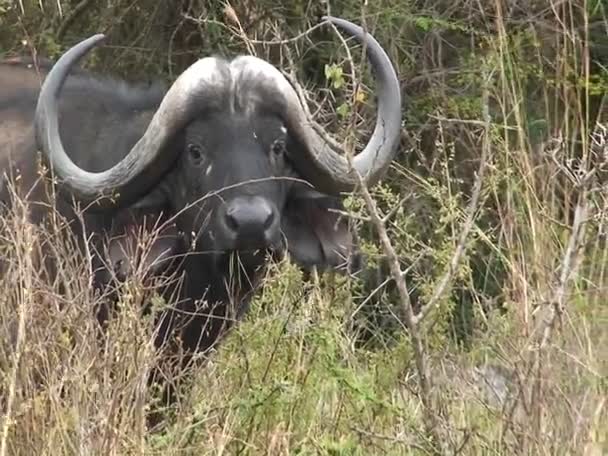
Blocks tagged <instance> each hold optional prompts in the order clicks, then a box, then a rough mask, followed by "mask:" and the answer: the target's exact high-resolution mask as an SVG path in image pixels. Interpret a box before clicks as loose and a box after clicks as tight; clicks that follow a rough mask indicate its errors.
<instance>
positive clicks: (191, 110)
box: [35, 34, 221, 209]
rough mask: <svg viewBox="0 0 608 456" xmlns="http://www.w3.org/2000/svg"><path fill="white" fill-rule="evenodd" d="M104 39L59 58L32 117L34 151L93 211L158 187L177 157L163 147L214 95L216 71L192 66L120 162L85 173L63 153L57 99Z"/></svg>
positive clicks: (208, 65)
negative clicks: (74, 71) (72, 71)
mask: <svg viewBox="0 0 608 456" xmlns="http://www.w3.org/2000/svg"><path fill="white" fill-rule="evenodd" d="M104 38H105V36H104V35H102V34H98V35H94V36H92V37H90V38H88V39H86V40H84V41H82V42H80V43H78V44H76V45H75V46H73V47H72V48H71V49H69V50H68V51H67V52H66V53H65V54H63V55H62V56H61V58H60V59H59V60H58V61H57V63H56V64H55V65H54V66H53V68H52V70H51V71H50V73H49V75H48V76H47V77H46V79H45V81H44V83H43V85H42V88H41V91H40V95H39V98H38V105H37V107H36V116H35V132H36V140H37V141H38V146H39V147H40V148H41V149H42V151H43V153H44V155H45V157H46V158H47V159H48V161H49V162H50V165H51V168H52V169H53V172H54V173H55V174H56V175H57V176H58V177H59V179H61V181H62V186H63V188H64V189H66V190H68V191H69V192H71V193H72V194H73V195H74V196H75V197H76V198H77V199H79V200H80V201H82V202H84V203H87V204H88V203H93V202H96V203H97V206H96V207H98V208H102V209H103V208H109V207H114V206H120V205H125V204H130V203H132V202H133V201H135V200H136V199H137V198H138V197H140V196H141V195H142V194H144V193H145V192H147V191H149V190H150V189H151V187H152V186H153V185H155V184H156V183H157V182H158V180H159V179H160V178H161V177H162V175H163V174H164V173H165V172H166V171H167V169H168V168H169V166H171V164H172V163H173V161H174V160H175V159H176V154H177V153H179V150H172V148H169V147H166V146H167V144H168V142H169V141H170V140H171V137H172V136H173V134H174V133H175V132H176V131H178V130H179V129H181V128H183V127H184V126H185V125H186V124H187V123H188V122H189V121H190V120H191V119H192V117H193V115H194V114H195V111H196V110H200V108H201V105H204V104H205V101H206V100H208V99H209V98H210V97H212V96H213V92H214V87H216V85H217V84H219V83H220V82H219V80H218V71H221V70H220V69H219V68H218V66H217V65H216V63H215V60H214V59H212V58H204V59H200V60H198V61H197V62H195V63H194V64H193V65H192V66H190V67H189V68H188V69H187V70H186V71H185V72H184V73H182V74H181V75H180V76H179V77H178V78H177V80H176V81H175V82H174V83H173V85H172V86H171V88H170V89H169V91H168V92H167V94H166V95H165V97H164V98H163V100H162V102H161V104H160V106H159V108H158V110H157V111H156V113H155V114H154V116H153V118H152V120H151V122H150V124H149V125H148V128H147V130H146V132H145V133H144V134H143V136H142V137H141V139H140V140H139V141H138V142H137V143H136V144H135V145H134V146H133V148H132V149H131V151H130V152H129V153H128V154H127V155H126V156H125V157H124V158H123V159H122V160H121V161H120V162H118V163H117V164H115V165H114V166H113V167H112V168H110V169H108V170H105V171H102V172H98V173H95V172H89V171H85V170H83V169H81V168H80V167H78V166H77V165H76V164H75V163H74V162H73V161H72V160H71V159H70V157H69V156H68V154H67V153H66V151H65V149H64V148H63V144H62V142H61V138H60V135H59V121H58V102H57V99H58V97H59V93H60V91H61V89H62V87H63V84H64V83H65V80H66V78H67V77H68V74H69V73H70V69H71V68H72V66H74V64H75V63H76V62H77V61H78V60H80V59H81V58H82V57H83V56H84V55H85V54H86V53H87V52H89V51H90V50H91V49H92V48H93V47H94V46H96V45H97V44H99V43H100V42H101V41H102V40H103V39H104ZM102 197H103V198H102ZM105 197H111V198H105ZM93 207H95V206H93Z"/></svg>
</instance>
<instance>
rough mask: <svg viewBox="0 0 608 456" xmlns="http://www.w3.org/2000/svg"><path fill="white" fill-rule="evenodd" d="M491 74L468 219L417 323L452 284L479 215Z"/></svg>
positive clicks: (487, 150) (487, 147)
mask: <svg viewBox="0 0 608 456" xmlns="http://www.w3.org/2000/svg"><path fill="white" fill-rule="evenodd" d="M491 76H492V75H491V74H490V75H489V76H488V78H487V79H486V87H485V88H484V91H483V100H482V103H483V117H484V130H485V132H484V136H483V145H482V150H481V159H480V163H479V170H478V171H477V177H476V178H475V183H474V185H473V193H472V195H471V201H470V202H469V205H468V207H467V210H466V219H465V221H464V224H463V227H462V231H461V232H460V236H459V238H458V244H457V245H456V249H455V250H454V254H453V255H452V259H451V260H450V263H449V264H448V268H447V270H446V271H445V273H444V274H443V277H441V280H439V284H438V285H437V286H436V287H435V290H434V292H433V295H432V296H431V299H430V300H429V302H428V303H426V305H424V306H423V307H422V309H421V310H420V312H419V313H418V315H416V316H415V317H414V322H415V323H417V324H418V323H420V322H422V321H423V320H424V319H425V318H426V316H427V315H428V314H429V313H430V312H431V311H432V310H433V309H434V308H435V307H436V306H437V304H438V303H439V301H440V299H441V298H442V296H443V295H444V293H445V291H446V289H447V287H448V285H449V284H450V283H451V282H452V278H453V277H454V274H455V272H456V270H457V269H458V265H459V264H460V260H461V259H462V256H463V255H464V252H465V250H466V243H467V239H468V237H469V233H470V232H471V229H472V228H473V225H474V224H475V219H476V215H477V211H478V209H479V199H480V196H481V189H482V187H483V178H484V175H485V171H486V168H487V163H488V157H489V155H490V144H491V138H490V127H491V119H490V112H489V92H488V88H487V81H489V79H490V78H491Z"/></svg>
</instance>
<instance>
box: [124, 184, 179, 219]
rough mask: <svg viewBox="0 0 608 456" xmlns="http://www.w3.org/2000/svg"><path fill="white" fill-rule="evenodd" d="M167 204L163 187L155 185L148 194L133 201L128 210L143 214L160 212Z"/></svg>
mask: <svg viewBox="0 0 608 456" xmlns="http://www.w3.org/2000/svg"><path fill="white" fill-rule="evenodd" d="M168 202H169V200H168V198H167V192H166V191H165V189H164V187H163V186H162V185H156V186H155V187H154V188H153V189H152V190H151V191H150V192H148V193H146V194H145V195H144V196H142V197H141V198H140V199H138V200H137V201H135V203H133V204H132V205H131V206H130V209H133V210H135V211H141V212H144V213H147V212H160V211H162V210H163V209H166V207H167V204H168Z"/></svg>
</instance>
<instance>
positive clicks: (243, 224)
mask: <svg viewBox="0 0 608 456" xmlns="http://www.w3.org/2000/svg"><path fill="white" fill-rule="evenodd" d="M275 212H276V211H275V210H273V206H272V204H270V203H269V202H268V201H266V200H265V199H263V198H260V197H237V198H235V199H233V200H232V201H231V202H230V203H229V204H228V205H227V207H226V209H225V212H224V226H225V229H226V230H227V231H228V234H229V235H231V236H236V238H238V239H239V240H241V241H244V240H248V239H251V240H254V239H255V240H258V239H265V238H266V237H267V236H268V232H269V231H270V230H272V227H273V226H274V224H275V222H276V217H277V214H276V213H275ZM256 242H257V241H256Z"/></svg>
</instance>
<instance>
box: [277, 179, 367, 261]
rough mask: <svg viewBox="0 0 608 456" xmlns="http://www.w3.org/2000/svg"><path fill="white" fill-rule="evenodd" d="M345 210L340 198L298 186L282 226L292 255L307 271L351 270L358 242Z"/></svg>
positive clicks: (292, 195)
mask: <svg viewBox="0 0 608 456" xmlns="http://www.w3.org/2000/svg"><path fill="white" fill-rule="evenodd" d="M343 210H344V207H343V205H342V202H341V200H340V199H339V198H336V197H332V196H329V195H325V194H323V193H319V192H317V191H315V190H313V189H311V188H310V187H307V186H305V185H304V184H296V185H295V186H294V189H293V190H292V192H291V195H290V198H289V199H288V201H287V204H286V207H285V210H284V212H283V216H282V225H281V227H282V230H283V234H284V235H285V238H286V242H287V250H288V251H289V254H290V256H291V258H292V259H293V260H294V261H295V262H296V263H297V264H298V265H299V266H300V267H302V268H303V269H304V270H307V271H309V270H311V269H312V268H313V267H316V268H317V270H320V271H321V270H324V269H337V270H342V271H348V270H350V269H351V266H352V264H353V258H354V256H355V255H356V241H355V237H354V234H353V232H352V231H351V227H350V223H349V220H348V218H347V217H346V216H344V215H343V214H341V213H340V211H343Z"/></svg>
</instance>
